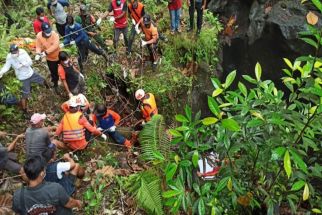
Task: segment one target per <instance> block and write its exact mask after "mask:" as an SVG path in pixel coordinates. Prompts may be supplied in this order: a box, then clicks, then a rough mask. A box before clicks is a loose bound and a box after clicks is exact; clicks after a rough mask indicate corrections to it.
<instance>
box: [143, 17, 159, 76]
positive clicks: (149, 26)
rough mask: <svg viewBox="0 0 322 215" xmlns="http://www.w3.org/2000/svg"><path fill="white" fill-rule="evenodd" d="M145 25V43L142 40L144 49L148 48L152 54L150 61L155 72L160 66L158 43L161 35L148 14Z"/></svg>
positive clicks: (144, 18) (144, 19)
mask: <svg viewBox="0 0 322 215" xmlns="http://www.w3.org/2000/svg"><path fill="white" fill-rule="evenodd" d="M143 24H144V30H143V32H144V34H145V41H143V40H142V47H143V46H146V45H147V46H148V49H149V52H150V60H151V62H152V69H153V70H154V69H155V68H156V66H157V64H158V55H157V49H158V41H159V33H158V29H157V28H156V27H155V26H154V25H153V23H152V21H151V17H150V15H148V14H145V16H144V17H143Z"/></svg>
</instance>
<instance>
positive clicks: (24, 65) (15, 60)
mask: <svg viewBox="0 0 322 215" xmlns="http://www.w3.org/2000/svg"><path fill="white" fill-rule="evenodd" d="M31 65H32V60H31V58H30V56H29V55H28V53H27V52H26V51H25V50H23V49H19V48H18V46H17V45H16V44H11V45H10V49H9V54H8V55H7V58H6V63H5V64H4V65H3V67H2V69H0V78H2V76H3V74H5V73H6V72H8V71H9V70H10V68H11V67H12V68H13V69H14V71H15V74H16V77H17V79H19V81H20V82H21V83H22V98H21V107H22V110H23V112H24V114H25V116H26V117H27V118H29V116H28V112H27V100H28V98H29V97H30V95H31V84H32V83H36V84H40V85H45V86H46V87H48V85H47V84H46V82H45V79H44V78H43V77H42V76H40V75H39V74H38V73H36V72H35V71H34V70H33V69H32V67H31Z"/></svg>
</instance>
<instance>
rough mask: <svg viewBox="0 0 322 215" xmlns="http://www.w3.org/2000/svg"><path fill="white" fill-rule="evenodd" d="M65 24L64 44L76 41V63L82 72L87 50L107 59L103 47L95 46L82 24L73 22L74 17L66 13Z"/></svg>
mask: <svg viewBox="0 0 322 215" xmlns="http://www.w3.org/2000/svg"><path fill="white" fill-rule="evenodd" d="M66 20H67V26H66V29H65V34H66V37H65V39H64V45H73V44H75V43H76V46H77V48H78V54H79V56H78V64H79V67H80V71H81V72H82V73H83V62H84V61H86V59H87V57H88V50H90V51H92V52H94V53H95V54H97V55H102V56H103V57H104V58H105V60H106V61H107V56H106V54H105V52H104V50H103V49H100V48H98V47H96V46H95V45H94V44H93V43H91V41H90V40H89V38H88V35H87V33H86V32H85V31H84V30H83V29H82V26H81V25H80V24H78V23H75V22H74V17H73V16H71V15H68V16H67V18H66Z"/></svg>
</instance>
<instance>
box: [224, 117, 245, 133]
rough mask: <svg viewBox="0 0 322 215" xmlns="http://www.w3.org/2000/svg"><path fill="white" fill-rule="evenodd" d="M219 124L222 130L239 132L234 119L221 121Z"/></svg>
mask: <svg viewBox="0 0 322 215" xmlns="http://www.w3.org/2000/svg"><path fill="white" fill-rule="evenodd" d="M221 124H222V126H223V127H224V128H226V129H228V130H230V131H239V130H240V126H239V124H238V122H236V121H235V120H234V119H231V118H230V119H223V120H222V121H221Z"/></svg>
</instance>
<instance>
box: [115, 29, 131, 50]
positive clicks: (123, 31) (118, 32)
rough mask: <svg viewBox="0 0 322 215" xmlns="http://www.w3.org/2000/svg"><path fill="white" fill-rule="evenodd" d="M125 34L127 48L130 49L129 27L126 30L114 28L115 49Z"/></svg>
mask: <svg viewBox="0 0 322 215" xmlns="http://www.w3.org/2000/svg"><path fill="white" fill-rule="evenodd" d="M121 34H123V37H124V43H125V46H126V47H128V44H129V43H128V40H127V27H125V28H114V39H113V46H114V49H116V47H117V43H118V41H119V39H120V35H121Z"/></svg>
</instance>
